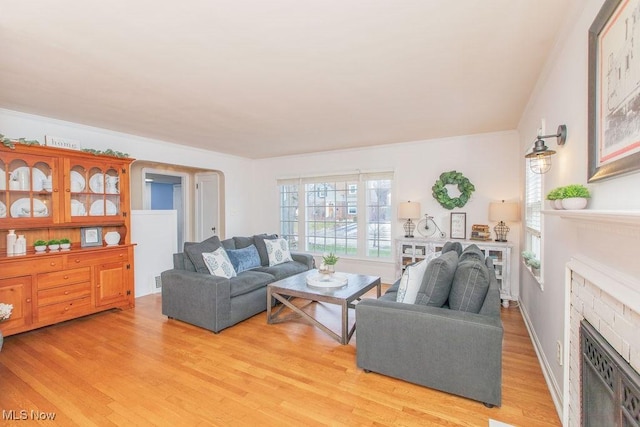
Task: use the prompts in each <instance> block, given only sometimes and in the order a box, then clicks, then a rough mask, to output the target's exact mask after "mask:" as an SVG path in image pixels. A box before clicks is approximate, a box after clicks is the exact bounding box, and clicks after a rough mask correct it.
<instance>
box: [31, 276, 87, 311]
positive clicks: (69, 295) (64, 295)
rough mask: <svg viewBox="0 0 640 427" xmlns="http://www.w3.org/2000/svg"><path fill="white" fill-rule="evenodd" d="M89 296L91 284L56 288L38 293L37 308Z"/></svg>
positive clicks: (76, 284) (85, 283)
mask: <svg viewBox="0 0 640 427" xmlns="http://www.w3.org/2000/svg"><path fill="white" fill-rule="evenodd" d="M90 296H91V282H84V283H75V284H73V285H67V286H59V287H57V288H51V289H45V290H42V291H38V307H43V306H45V305H50V304H57V303H60V302H64V301H71V300H74V299H79V298H84V297H90Z"/></svg>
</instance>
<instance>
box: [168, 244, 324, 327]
mask: <svg viewBox="0 0 640 427" xmlns="http://www.w3.org/2000/svg"><path fill="white" fill-rule="evenodd" d="M275 237H276V236H275V235H266V234H261V235H255V236H251V237H233V238H230V239H226V240H223V241H220V239H219V238H218V237H217V236H214V237H211V238H209V239H207V240H205V241H203V242H201V243H185V248H184V250H185V251H184V252H181V253H177V254H174V255H173V264H174V266H173V269H171V270H167V271H164V272H162V274H161V277H162V314H164V315H166V316H168V317H169V318H174V319H177V320H181V321H183V322H187V323H191V324H193V325H197V326H200V327H202V328H205V329H209V330H211V331H213V332H215V333H218V332H219V331H221V330H222V329H225V328H228V327H229V326H232V325H235V324H236V323H238V322H241V321H243V320H245V319H248V318H249V317H251V316H254V315H256V314H258V313H261V312H263V311H265V310H266V309H267V285H268V284H269V283H271V282H274V281H276V280H280V279H284V278H285V277H289V276H292V275H294V274H298V273H301V272H303V271H307V270H309V269H312V268H314V259H313V257H312V256H311V255H309V254H303V253H295V252H292V253H291V257H292V258H293V261H288V262H284V263H282V264H278V265H274V266H269V258H268V255H267V252H266V248H265V244H264V240H265V239H272V238H275ZM251 245H254V246H255V247H256V250H257V252H258V256H259V258H260V261H259V266H256V267H253V268H251V269H248V270H245V271H242V272H240V273H238V275H237V276H236V277H231V278H225V277H219V276H213V275H211V274H210V273H209V270H208V269H207V266H206V264H205V262H204V261H203V259H202V253H204V252H213V251H215V250H216V249H218V248H219V247H221V246H222V247H223V248H224V249H225V250H227V253H232V251H237V250H241V249H252V248H250V246H251Z"/></svg>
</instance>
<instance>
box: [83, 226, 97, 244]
mask: <svg viewBox="0 0 640 427" xmlns="http://www.w3.org/2000/svg"><path fill="white" fill-rule="evenodd" d="M80 246H82V247H83V248H84V247H88V246H102V227H85V228H81V229H80Z"/></svg>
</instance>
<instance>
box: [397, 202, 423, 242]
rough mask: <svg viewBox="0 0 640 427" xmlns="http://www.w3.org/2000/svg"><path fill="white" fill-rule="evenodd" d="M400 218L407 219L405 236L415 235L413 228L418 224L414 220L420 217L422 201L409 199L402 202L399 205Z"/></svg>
mask: <svg viewBox="0 0 640 427" xmlns="http://www.w3.org/2000/svg"><path fill="white" fill-rule="evenodd" d="M398 218H399V219H406V220H407V221H406V222H405V223H404V225H403V227H404V237H413V230H415V228H416V224H415V223H414V222H413V221H412V220H414V219H418V218H420V203H416V202H412V201H408V202H402V203H400V206H398Z"/></svg>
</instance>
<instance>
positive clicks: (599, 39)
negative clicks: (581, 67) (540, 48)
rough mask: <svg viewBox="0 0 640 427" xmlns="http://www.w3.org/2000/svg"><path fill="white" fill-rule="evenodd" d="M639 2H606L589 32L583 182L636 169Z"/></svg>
mask: <svg viewBox="0 0 640 427" xmlns="http://www.w3.org/2000/svg"><path fill="white" fill-rule="evenodd" d="M639 16H640V0H607V1H605V3H604V4H603V6H602V8H601V9H600V12H599V13H598V15H597V16H596V18H595V20H594V21H593V24H592V25H591V28H590V29H589V97H588V103H589V125H588V130H589V153H588V154H589V155H588V157H589V168H588V180H589V182H593V181H599V180H602V179H608V178H612V177H614V176H617V175H622V174H627V173H631V172H634V171H637V170H638V169H640V126H639V125H638V123H640V55H639V54H638V49H637V43H638V40H639V39H640V19H638V17H639Z"/></svg>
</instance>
